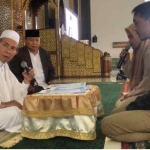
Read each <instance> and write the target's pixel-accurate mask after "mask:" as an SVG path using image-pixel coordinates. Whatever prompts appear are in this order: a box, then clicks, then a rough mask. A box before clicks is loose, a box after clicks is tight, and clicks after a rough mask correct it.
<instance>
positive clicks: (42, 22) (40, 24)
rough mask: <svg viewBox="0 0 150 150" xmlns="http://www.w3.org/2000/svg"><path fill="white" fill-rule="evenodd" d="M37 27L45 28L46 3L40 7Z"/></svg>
mask: <svg viewBox="0 0 150 150" xmlns="http://www.w3.org/2000/svg"><path fill="white" fill-rule="evenodd" d="M37 29H45V9H44V5H43V6H42V7H41V8H40V9H39V12H38V16H37Z"/></svg>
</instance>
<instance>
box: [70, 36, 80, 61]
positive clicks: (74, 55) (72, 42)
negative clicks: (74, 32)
mask: <svg viewBox="0 0 150 150" xmlns="http://www.w3.org/2000/svg"><path fill="white" fill-rule="evenodd" d="M69 43H70V48H69V49H70V61H77V60H78V57H77V56H78V55H77V44H76V41H75V40H74V39H72V38H70V40H69Z"/></svg>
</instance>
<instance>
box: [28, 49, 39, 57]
mask: <svg viewBox="0 0 150 150" xmlns="http://www.w3.org/2000/svg"><path fill="white" fill-rule="evenodd" d="M28 51H29V53H30V55H34V54H33V53H32V52H31V51H30V50H29V49H28ZM38 54H39V50H38V52H37V53H36V54H35V55H38ZM35 55H34V56H35Z"/></svg>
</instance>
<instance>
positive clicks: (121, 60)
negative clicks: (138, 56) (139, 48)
mask: <svg viewBox="0 0 150 150" xmlns="http://www.w3.org/2000/svg"><path fill="white" fill-rule="evenodd" d="M130 47H131V46H130V44H129V43H128V44H127V45H126V46H125V48H124V50H125V51H126V52H128V50H129V49H130ZM126 56H127V54H125V55H124V56H123V57H121V58H120V60H119V62H118V64H117V68H118V69H120V68H121V65H122V63H123V62H124V59H125V57H126Z"/></svg>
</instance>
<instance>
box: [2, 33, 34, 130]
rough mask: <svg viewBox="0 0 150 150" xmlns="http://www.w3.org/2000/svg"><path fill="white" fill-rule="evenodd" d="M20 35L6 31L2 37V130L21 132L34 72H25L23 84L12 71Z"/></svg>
mask: <svg viewBox="0 0 150 150" xmlns="http://www.w3.org/2000/svg"><path fill="white" fill-rule="evenodd" d="M19 38H20V37H19V34H18V33H17V32H15V31H13V30H5V31H3V33H2V34H1V36H0V130H6V131H9V132H19V131H20V129H21V127H22V115H21V109H22V104H23V100H24V97H25V96H26V95H27V89H28V87H29V84H30V81H31V80H32V79H33V78H32V77H33V76H34V72H33V70H32V69H31V70H30V71H29V72H28V73H27V72H26V71H24V72H23V77H24V79H23V82H22V84H21V83H20V82H18V80H17V78H16V77H15V76H14V75H13V73H12V72H11V71H10V69H9V67H8V64H7V62H9V61H10V60H11V59H12V58H13V57H14V56H15V55H16V53H17V46H18V43H19Z"/></svg>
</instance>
